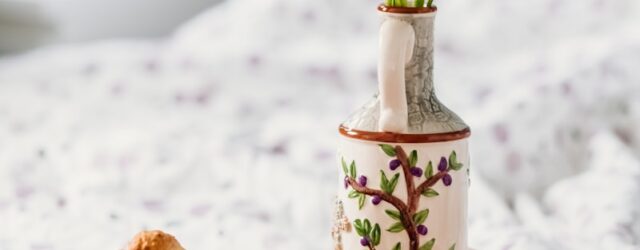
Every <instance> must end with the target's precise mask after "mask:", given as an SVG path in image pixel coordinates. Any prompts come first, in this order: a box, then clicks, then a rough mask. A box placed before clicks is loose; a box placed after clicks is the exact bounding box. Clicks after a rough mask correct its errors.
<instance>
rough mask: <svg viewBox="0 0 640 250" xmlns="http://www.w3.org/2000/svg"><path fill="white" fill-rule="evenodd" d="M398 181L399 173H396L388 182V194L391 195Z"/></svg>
mask: <svg viewBox="0 0 640 250" xmlns="http://www.w3.org/2000/svg"><path fill="white" fill-rule="evenodd" d="M399 179H400V173H396V174H395V175H394V176H393V178H391V181H390V182H389V192H387V193H388V194H393V191H394V190H396V186H397V185H398V180H399Z"/></svg>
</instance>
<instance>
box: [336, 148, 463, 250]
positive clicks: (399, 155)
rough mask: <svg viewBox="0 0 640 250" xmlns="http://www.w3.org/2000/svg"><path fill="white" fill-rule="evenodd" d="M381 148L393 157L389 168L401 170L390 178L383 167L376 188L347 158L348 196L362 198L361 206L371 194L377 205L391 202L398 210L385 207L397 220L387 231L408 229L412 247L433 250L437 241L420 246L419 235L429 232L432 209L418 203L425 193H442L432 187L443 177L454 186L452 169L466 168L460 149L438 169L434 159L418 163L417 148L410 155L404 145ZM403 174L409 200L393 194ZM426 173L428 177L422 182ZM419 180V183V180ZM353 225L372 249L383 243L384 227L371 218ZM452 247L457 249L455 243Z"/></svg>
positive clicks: (343, 168)
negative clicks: (418, 164)
mask: <svg viewBox="0 0 640 250" xmlns="http://www.w3.org/2000/svg"><path fill="white" fill-rule="evenodd" d="M379 147H380V149H381V150H382V151H383V152H384V153H385V154H386V155H387V156H389V157H392V159H391V160H390V161H389V169H390V170H391V171H396V170H397V169H398V168H400V169H401V172H399V173H395V174H393V176H392V177H391V178H389V177H388V176H387V174H386V173H385V171H384V170H380V189H375V188H371V187H368V186H367V182H368V178H367V177H366V176H365V175H360V176H358V172H357V167H356V163H355V161H351V163H350V164H347V162H346V161H345V160H344V158H343V159H342V160H341V163H342V170H343V172H344V174H345V178H344V187H345V189H348V188H349V187H351V188H352V190H351V191H350V192H349V193H348V197H349V198H351V199H357V200H358V208H359V209H362V208H363V207H364V205H365V202H366V198H367V196H369V197H371V203H372V204H373V205H378V204H380V203H381V202H382V201H384V202H387V203H389V204H390V205H391V206H393V207H394V208H395V210H385V214H387V215H388V216H389V217H390V218H391V219H393V220H394V221H396V222H395V223H394V224H392V225H391V226H390V227H389V228H387V229H386V231H387V232H390V233H400V232H402V231H405V232H406V234H407V236H408V238H409V249H410V250H431V249H432V248H433V246H434V244H435V241H436V239H435V238H432V239H431V240H429V241H427V242H425V243H424V244H422V245H420V238H419V235H423V236H424V235H427V233H428V231H429V229H428V227H427V226H426V225H425V224H424V222H425V221H426V219H427V218H428V216H429V209H428V208H427V209H423V210H420V211H418V203H419V201H420V198H421V196H424V197H435V196H438V195H439V193H438V192H437V191H436V190H434V189H433V188H432V187H433V186H434V185H435V184H436V183H438V182H439V181H440V180H442V183H443V184H444V186H450V185H451V184H452V182H453V178H452V177H451V175H450V174H449V171H451V170H453V171H458V170H460V169H462V167H463V164H462V163H460V162H458V159H457V155H456V152H455V151H452V152H451V154H449V157H448V159H447V158H446V157H444V156H443V157H441V158H440V161H439V162H438V165H437V166H436V167H437V169H434V166H433V163H432V162H431V161H429V162H428V164H427V165H426V166H425V168H424V169H422V168H420V167H417V166H416V165H417V163H418V152H417V151H416V150H412V151H411V152H410V153H409V155H407V153H406V152H405V151H404V149H403V148H402V147H401V146H395V147H394V146H391V145H388V144H380V145H379ZM401 173H402V176H403V177H404V182H405V185H406V187H405V188H406V190H407V199H406V200H402V199H400V198H398V197H396V196H394V195H393V193H394V191H395V189H396V186H397V184H398V181H399V178H400V175H401ZM423 176H424V178H425V180H424V181H422V182H419V181H420V180H421V179H422V177H423ZM416 180H418V182H419V183H416ZM353 225H354V227H355V229H356V233H357V234H358V235H359V236H360V237H361V240H360V244H361V245H362V246H364V247H367V248H368V249H369V250H375V249H376V248H375V247H376V246H378V245H379V244H380V237H381V234H382V232H381V231H380V226H379V225H378V224H377V223H376V224H375V225H373V226H372V224H371V222H370V221H369V220H368V219H364V220H361V219H357V220H355V221H354V224H353ZM401 247H402V246H401V243H400V242H398V243H397V244H396V245H395V246H394V247H393V249H392V250H400V249H401ZM449 249H450V250H453V249H455V244H453V245H452V246H451V247H450V248H449Z"/></svg>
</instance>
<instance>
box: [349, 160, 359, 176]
mask: <svg viewBox="0 0 640 250" xmlns="http://www.w3.org/2000/svg"><path fill="white" fill-rule="evenodd" d="M349 174H350V175H351V178H354V179H355V178H356V175H358V172H357V171H356V162H355V161H351V166H350V167H349Z"/></svg>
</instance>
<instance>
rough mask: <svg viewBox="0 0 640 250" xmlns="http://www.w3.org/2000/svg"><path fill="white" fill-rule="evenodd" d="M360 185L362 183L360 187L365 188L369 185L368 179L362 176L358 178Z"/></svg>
mask: <svg viewBox="0 0 640 250" xmlns="http://www.w3.org/2000/svg"><path fill="white" fill-rule="evenodd" d="M358 183H360V185H361V186H363V187H364V186H366V185H367V177H366V176H364V175H361V176H360V177H359V178H358Z"/></svg>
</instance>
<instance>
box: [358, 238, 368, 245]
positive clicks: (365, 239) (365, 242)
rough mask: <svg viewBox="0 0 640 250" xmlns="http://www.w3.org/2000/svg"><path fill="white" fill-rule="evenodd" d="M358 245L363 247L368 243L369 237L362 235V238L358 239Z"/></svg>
mask: <svg viewBox="0 0 640 250" xmlns="http://www.w3.org/2000/svg"><path fill="white" fill-rule="evenodd" d="M360 245H362V246H363V247H366V246H368V245H369V239H367V237H362V239H360Z"/></svg>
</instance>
